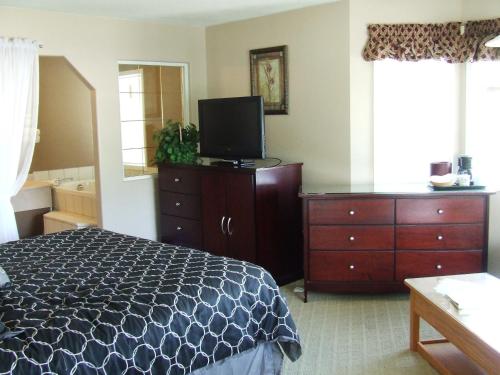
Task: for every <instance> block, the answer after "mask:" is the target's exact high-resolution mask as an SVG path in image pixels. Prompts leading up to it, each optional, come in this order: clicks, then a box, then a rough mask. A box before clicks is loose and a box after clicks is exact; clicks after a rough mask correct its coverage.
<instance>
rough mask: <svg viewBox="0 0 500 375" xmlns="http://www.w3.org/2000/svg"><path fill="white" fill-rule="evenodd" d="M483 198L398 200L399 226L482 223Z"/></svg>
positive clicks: (397, 214)
mask: <svg viewBox="0 0 500 375" xmlns="http://www.w3.org/2000/svg"><path fill="white" fill-rule="evenodd" d="M485 204H486V203H485V199H484V198H483V197H453V198H428V199H416V198H415V199H414V198H412V199H397V200H396V222H397V224H434V223H436V224H439V223H482V222H483V221H484V215H485Z"/></svg>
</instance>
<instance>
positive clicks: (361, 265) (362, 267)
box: [309, 251, 394, 281]
mask: <svg viewBox="0 0 500 375" xmlns="http://www.w3.org/2000/svg"><path fill="white" fill-rule="evenodd" d="M393 267H394V253H393V252H392V251H378V252H376V253H375V252H372V251H335V252H333V251H311V252H310V253H309V280H312V281H388V280H393V272H394V270H393Z"/></svg>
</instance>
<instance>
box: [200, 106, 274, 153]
mask: <svg viewBox="0 0 500 375" xmlns="http://www.w3.org/2000/svg"><path fill="white" fill-rule="evenodd" d="M198 114H199V121H200V155H201V156H207V157H214V158H223V159H263V158H265V141H264V103H263V100H262V97H261V96H246V97H240V98H222V99H205V100H199V101H198Z"/></svg>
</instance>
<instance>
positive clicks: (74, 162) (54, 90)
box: [31, 57, 94, 171]
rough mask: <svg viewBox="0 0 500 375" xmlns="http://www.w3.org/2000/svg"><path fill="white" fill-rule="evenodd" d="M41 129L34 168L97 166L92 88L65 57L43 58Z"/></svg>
mask: <svg viewBox="0 0 500 375" xmlns="http://www.w3.org/2000/svg"><path fill="white" fill-rule="evenodd" d="M38 129H40V134H41V136H40V143H38V144H37V145H36V146H35V152H34V155H33V162H32V163H31V171H47V170H52V169H64V168H75V167H84V166H88V165H94V148H93V144H92V106H91V91H90V89H89V88H88V87H87V85H86V83H85V82H83V81H82V79H81V77H80V76H79V75H78V74H77V73H76V72H75V70H74V68H73V67H72V66H71V65H70V64H69V63H68V61H67V60H66V59H65V58H64V57H42V58H40V104H39V109H38Z"/></svg>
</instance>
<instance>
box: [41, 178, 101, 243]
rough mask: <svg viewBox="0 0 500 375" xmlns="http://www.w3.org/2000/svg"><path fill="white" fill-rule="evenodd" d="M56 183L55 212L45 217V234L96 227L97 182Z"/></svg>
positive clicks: (54, 186)
mask: <svg viewBox="0 0 500 375" xmlns="http://www.w3.org/2000/svg"><path fill="white" fill-rule="evenodd" d="M56 182H57V184H53V185H52V201H53V211H51V212H48V213H46V214H45V215H43V227H44V233H45V234H48V233H55V232H60V231H62V230H68V229H79V228H85V227H89V226H96V225H97V219H96V218H97V214H96V199H95V181H94V180H79V181H69V182H63V183H60V184H59V183H58V181H56Z"/></svg>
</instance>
